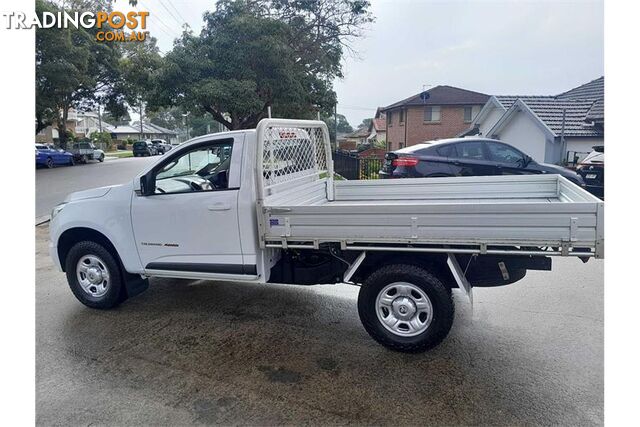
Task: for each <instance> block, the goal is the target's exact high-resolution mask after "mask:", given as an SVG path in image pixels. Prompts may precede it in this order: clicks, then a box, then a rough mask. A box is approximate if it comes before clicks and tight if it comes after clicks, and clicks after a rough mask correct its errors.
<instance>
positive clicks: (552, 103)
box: [495, 77, 604, 136]
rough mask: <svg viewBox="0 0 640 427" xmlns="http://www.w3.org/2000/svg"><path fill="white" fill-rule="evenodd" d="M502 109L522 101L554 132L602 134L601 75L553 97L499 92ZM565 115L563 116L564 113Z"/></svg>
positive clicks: (581, 134)
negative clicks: (594, 124)
mask: <svg viewBox="0 0 640 427" xmlns="http://www.w3.org/2000/svg"><path fill="white" fill-rule="evenodd" d="M495 98H496V99H497V100H498V101H499V102H500V104H502V106H503V107H504V108H505V109H507V110H508V109H509V108H511V106H512V105H513V104H514V103H515V102H516V101H517V100H518V99H520V100H522V102H524V103H525V104H526V105H527V107H529V108H530V109H531V111H533V112H534V113H535V114H536V116H538V117H539V118H540V120H542V121H543V122H544V124H545V125H547V127H548V128H549V129H551V130H552V131H553V132H554V133H555V134H556V135H560V133H561V132H562V121H563V115H564V119H565V123H564V125H565V126H564V134H565V136H602V135H603V130H602V128H601V127H595V126H593V124H592V123H593V122H595V123H598V124H602V123H604V77H600V78H599V79H595V80H592V81H590V82H589V83H586V84H583V85H581V86H578V87H576V88H573V89H571V90H569V91H567V92H563V93H561V94H560V95H556V96H518V95H502V96H496V97H495ZM565 114H566V115H565Z"/></svg>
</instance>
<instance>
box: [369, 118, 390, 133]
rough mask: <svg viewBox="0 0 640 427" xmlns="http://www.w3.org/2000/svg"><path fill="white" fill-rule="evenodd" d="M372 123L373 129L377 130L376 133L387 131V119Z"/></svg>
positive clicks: (376, 120) (375, 120)
mask: <svg viewBox="0 0 640 427" xmlns="http://www.w3.org/2000/svg"><path fill="white" fill-rule="evenodd" d="M371 123H372V124H373V128H374V129H375V130H376V132H379V131H381V130H385V129H387V119H386V118H381V119H373V121H372V122H371Z"/></svg>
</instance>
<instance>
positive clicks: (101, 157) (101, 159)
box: [98, 154, 104, 162]
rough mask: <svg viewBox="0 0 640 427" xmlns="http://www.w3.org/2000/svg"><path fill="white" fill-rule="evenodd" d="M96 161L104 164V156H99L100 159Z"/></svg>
mask: <svg viewBox="0 0 640 427" xmlns="http://www.w3.org/2000/svg"><path fill="white" fill-rule="evenodd" d="M98 161H99V162H104V154H101V155H100V158H98Z"/></svg>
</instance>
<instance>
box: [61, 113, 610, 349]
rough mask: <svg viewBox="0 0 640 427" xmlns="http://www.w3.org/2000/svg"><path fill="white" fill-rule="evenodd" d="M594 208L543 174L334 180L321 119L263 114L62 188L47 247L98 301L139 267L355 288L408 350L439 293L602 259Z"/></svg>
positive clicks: (444, 297) (424, 328)
mask: <svg viewBox="0 0 640 427" xmlns="http://www.w3.org/2000/svg"><path fill="white" fill-rule="evenodd" d="M603 206H604V205H603V202H601V201H600V200H599V199H597V198H595V197H594V196H592V195H591V194H589V193H587V192H586V191H584V190H583V189H582V188H580V187H578V186H576V185H574V184H573V183H571V182H569V181H568V180H566V179H565V178H563V177H560V176H558V175H515V176H497V177H494V176H488V177H456V178H417V179H397V180H396V179H390V180H375V181H343V180H334V173H333V165H332V160H331V147H330V143H329V136H328V132H327V128H326V125H325V124H324V123H323V122H320V121H306V120H285V119H265V120H262V121H261V122H260V123H259V124H258V127H257V129H255V130H242V131H233V132H225V133H218V134H213V135H206V136H201V137H198V138H195V139H192V140H191V141H189V142H187V143H185V144H182V145H180V146H179V147H176V148H174V149H173V150H171V151H170V152H169V153H167V154H166V155H165V156H164V157H162V158H161V159H159V160H158V161H157V162H156V163H155V164H154V165H152V166H151V167H149V168H148V169H147V170H145V171H144V172H142V173H141V174H140V175H139V176H138V177H137V178H136V179H134V180H133V181H132V182H130V183H128V184H124V185H117V186H113V187H103V188H97V189H94V190H88V191H81V192H78V193H73V194H71V195H70V196H69V197H68V198H67V199H66V200H65V201H64V202H63V203H62V204H60V205H58V206H56V207H55V208H54V210H53V212H52V215H51V224H50V233H51V243H50V251H51V256H52V258H53V260H54V262H55V264H56V265H57V267H58V268H60V269H61V270H62V271H64V272H66V275H67V280H68V282H69V285H70V287H71V290H72V292H73V293H74V295H75V296H76V297H77V298H78V299H79V300H80V301H81V302H82V303H83V304H85V305H87V306H89V307H93V308H101V309H106V308H111V307H114V306H116V305H117V304H119V303H121V302H122V301H124V300H125V299H127V298H128V297H132V296H133V295H136V294H138V293H140V292H142V291H144V290H145V289H146V288H147V286H148V278H149V277H154V276H155V277H175V278H189V279H207V280H212V281H235V282H252V283H265V284H266V283H286V284H298V285H313V284H333V283H350V284H356V285H359V286H361V287H360V292H359V296H358V313H359V315H360V319H361V321H362V324H363V326H364V327H365V329H366V330H367V332H368V333H369V334H370V335H371V336H372V337H373V338H374V339H375V340H377V341H378V342H380V343H381V344H383V345H385V346H387V347H389V348H392V349H394V350H398V351H407V352H417V351H424V350H427V349H430V348H432V347H433V346H435V345H437V344H438V343H439V342H441V341H442V340H443V339H444V338H445V337H446V335H447V333H448V332H449V329H450V328H451V324H452V322H453V313H454V307H453V301H452V298H451V292H452V289H454V288H459V289H460V290H461V291H462V292H464V293H465V294H467V295H468V296H469V297H471V295H472V294H471V292H472V288H473V287H486V286H501V285H507V284H510V283H514V282H516V281H518V280H520V279H522V278H523V277H524V276H525V274H526V272H527V270H550V269H551V257H552V256H574V257H578V258H580V259H582V260H583V261H586V260H588V259H589V258H590V257H596V258H602V257H603V256H604V234H603V221H604V218H603Z"/></svg>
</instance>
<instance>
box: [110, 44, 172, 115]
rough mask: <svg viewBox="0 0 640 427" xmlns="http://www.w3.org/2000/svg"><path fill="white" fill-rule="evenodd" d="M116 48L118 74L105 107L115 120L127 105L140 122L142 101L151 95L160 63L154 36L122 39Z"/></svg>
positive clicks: (145, 100)
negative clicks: (117, 53) (136, 114)
mask: <svg viewBox="0 0 640 427" xmlns="http://www.w3.org/2000/svg"><path fill="white" fill-rule="evenodd" d="M119 49H120V54H121V56H120V58H119V60H118V62H117V69H118V77H117V79H116V80H115V82H114V90H113V92H112V95H111V96H109V97H108V99H107V104H106V108H107V111H108V112H109V114H111V115H112V116H113V117H114V118H115V119H116V120H119V119H123V118H124V116H125V114H126V116H128V109H132V110H135V111H137V112H138V113H139V114H140V120H141V121H142V122H144V111H145V105H146V104H148V103H149V100H150V99H151V97H150V93H151V92H152V90H153V88H154V85H155V75H156V73H157V71H158V69H159V68H160V65H161V63H162V57H161V56H160V52H159V50H158V46H157V45H156V39H155V38H153V37H151V38H148V39H146V40H145V41H143V42H137V43H122V44H121V45H120V46H119Z"/></svg>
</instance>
